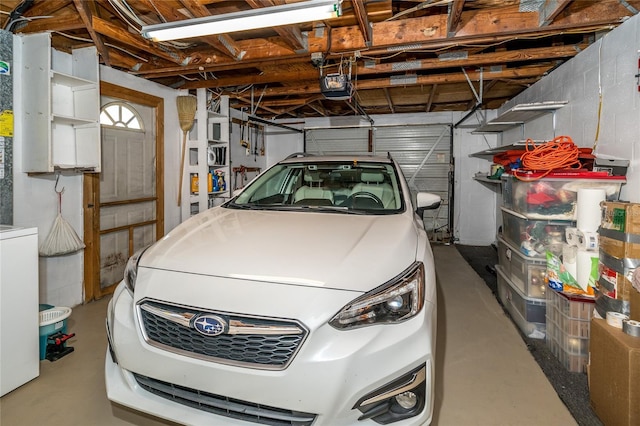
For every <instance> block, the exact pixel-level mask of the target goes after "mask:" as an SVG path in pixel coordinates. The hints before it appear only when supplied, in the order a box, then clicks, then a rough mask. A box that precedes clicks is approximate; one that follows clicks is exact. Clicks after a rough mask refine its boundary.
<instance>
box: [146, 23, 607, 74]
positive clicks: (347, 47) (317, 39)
mask: <svg viewBox="0 0 640 426" xmlns="http://www.w3.org/2000/svg"><path fill="white" fill-rule="evenodd" d="M520 15H522V14H520ZM436 18H437V17H436ZM489 18H490V17H489V16H487V17H486V18H485V19H489ZM499 18H500V15H497V17H496V16H493V17H492V19H497V20H499ZM439 24H440V21H439V20H438V19H434V18H433V17H420V18H413V19H406V20H403V22H402V25H401V23H399V22H395V21H389V22H382V23H376V24H374V30H375V31H374V39H375V43H374V44H375V45H376V46H380V48H376V49H365V47H366V46H364V43H363V42H362V40H361V38H360V37H355V36H354V33H356V32H357V34H360V30H359V29H358V28H357V27H343V28H336V29H332V30H327V31H325V34H324V35H320V36H316V35H311V34H310V35H309V52H311V53H314V52H322V53H324V52H327V51H330V52H331V53H332V54H333V55H334V56H335V55H340V54H344V53H345V52H353V51H358V50H362V49H365V50H364V51H363V52H364V53H365V54H366V55H367V56H376V55H388V54H390V53H393V52H397V51H402V50H406V51H410V50H412V49H419V50H427V49H434V50H435V49H441V48H447V47H448V48H451V47H452V46H453V47H455V46H456V45H464V46H467V45H473V44H487V43H499V42H503V41H508V40H513V39H518V38H520V39H522V38H526V37H531V38H532V39H533V38H541V37H547V36H548V37H552V36H555V35H557V34H558V31H565V30H569V29H570V30H571V31H572V32H585V33H590V32H594V31H596V30H600V29H602V28H603V27H604V26H607V25H608V26H610V25H613V23H612V22H610V21H607V22H596V23H594V22H588V21H587V22H586V23H585V22H583V23H581V24H573V25H558V26H556V25H552V26H548V27H545V28H543V29H541V28H539V27H538V26H537V21H536V22H535V26H532V25H533V24H532V23H529V27H528V28H526V29H520V30H517V31H515V30H514V31H508V32H505V31H502V32H497V33H495V34H490V35H485V34H482V33H480V32H479V31H476V32H475V33H474V34H470V33H469V31H466V32H465V34H466V35H456V37H454V38H446V37H445V35H444V34H435V33H434V32H438V31H439V30H437V29H433V31H432V30H431V29H432V28H437V27H438V25H439ZM329 32H331V35H329V34H328V33H329ZM460 33H461V32H460V31H458V34H460ZM329 40H331V44H332V45H331V46H328V44H329ZM237 44H238V47H239V48H240V49H242V50H245V51H246V52H247V54H246V56H245V57H244V61H246V62H250V61H259V60H267V61H269V60H272V58H273V57H276V56H277V57H283V56H284V57H287V56H289V57H290V58H295V54H294V52H292V51H289V54H288V55H287V50H283V49H282V47H281V46H278V45H277V43H275V42H271V41H270V40H268V39H263V40H256V39H253V40H243V41H238V43H237ZM305 59H306V56H305ZM244 61H243V63H244ZM192 63H193V64H197V66H196V65H194V67H195V68H192V70H195V71H214V72H215V67H218V66H227V65H230V64H232V63H233V62H230V61H229V60H228V59H225V58H223V57H220V56H216V55H215V54H211V55H207V54H206V53H198V54H196V53H194V54H193V55H192ZM198 67H200V69H198ZM180 71H181V72H188V71H189V69H188V68H185V69H183V70H180ZM148 72H149V73H153V74H154V75H158V72H162V71H155V72H154V71H148ZM140 75H145V72H142V71H141V72H140Z"/></svg>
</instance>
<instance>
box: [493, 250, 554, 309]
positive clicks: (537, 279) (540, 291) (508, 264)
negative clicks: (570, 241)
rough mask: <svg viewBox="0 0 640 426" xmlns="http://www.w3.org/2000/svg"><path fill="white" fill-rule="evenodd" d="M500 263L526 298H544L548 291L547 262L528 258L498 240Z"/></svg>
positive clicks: (541, 259)
mask: <svg viewBox="0 0 640 426" xmlns="http://www.w3.org/2000/svg"><path fill="white" fill-rule="evenodd" d="M498 261H499V262H500V267H501V268H502V270H503V271H504V272H505V275H507V277H508V278H509V279H511V282H512V283H513V284H514V285H515V286H516V287H517V288H518V289H519V290H520V291H521V292H522V293H524V294H525V295H526V296H528V297H536V298H544V294H545V291H546V289H547V283H546V275H547V261H546V259H543V258H536V257H527V256H525V255H524V254H522V253H521V252H520V250H518V249H517V248H515V247H513V246H511V245H510V244H508V243H507V242H506V241H505V240H504V239H502V238H498Z"/></svg>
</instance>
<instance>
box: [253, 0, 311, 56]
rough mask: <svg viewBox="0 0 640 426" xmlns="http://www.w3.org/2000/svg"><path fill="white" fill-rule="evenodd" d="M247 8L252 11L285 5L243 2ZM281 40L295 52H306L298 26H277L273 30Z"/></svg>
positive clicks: (277, 0) (261, 0)
mask: <svg viewBox="0 0 640 426" xmlns="http://www.w3.org/2000/svg"><path fill="white" fill-rule="evenodd" d="M245 1H246V2H247V4H248V5H249V6H251V7H252V8H254V9H259V8H261V7H268V6H280V5H283V4H286V2H285V1H284V0H245ZM273 29H274V30H275V32H277V33H278V35H279V36H280V37H282V39H283V40H284V41H285V42H286V43H287V44H289V46H290V47H291V49H292V50H294V51H295V52H299V53H302V52H306V51H307V50H308V46H307V44H306V43H305V37H304V36H303V35H302V31H300V26H299V25H287V26H278V27H274V28H273Z"/></svg>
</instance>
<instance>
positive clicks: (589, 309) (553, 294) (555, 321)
mask: <svg viewBox="0 0 640 426" xmlns="http://www.w3.org/2000/svg"><path fill="white" fill-rule="evenodd" d="M546 299H547V318H546V319H547V347H549V349H550V350H551V352H552V353H553V355H554V356H555V357H556V358H558V360H559V361H560V363H561V364H562V365H563V366H564V367H565V368H566V369H567V370H568V371H572V372H578V373H582V372H586V368H587V364H588V362H589V331H590V325H591V317H592V315H593V309H594V306H595V301H594V300H593V299H590V298H586V297H581V296H575V295H567V294H564V293H560V292H557V291H554V290H552V289H548V291H547V297H546Z"/></svg>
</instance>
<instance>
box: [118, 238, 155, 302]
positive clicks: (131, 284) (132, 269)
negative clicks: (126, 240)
mask: <svg viewBox="0 0 640 426" xmlns="http://www.w3.org/2000/svg"><path fill="white" fill-rule="evenodd" d="M148 248H149V246H147V247H144V248H141V249H140V250H138V251H137V252H135V253H133V255H132V256H131V257H130V258H129V260H128V261H127V265H126V266H125V267H124V278H123V281H124V284H125V285H126V286H127V290H129V292H130V293H131V294H133V290H134V289H135V287H136V278H137V276H138V262H140V258H141V257H142V253H144V251H145V250H146V249H148Z"/></svg>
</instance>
